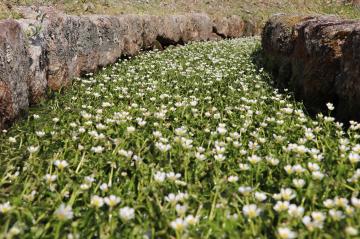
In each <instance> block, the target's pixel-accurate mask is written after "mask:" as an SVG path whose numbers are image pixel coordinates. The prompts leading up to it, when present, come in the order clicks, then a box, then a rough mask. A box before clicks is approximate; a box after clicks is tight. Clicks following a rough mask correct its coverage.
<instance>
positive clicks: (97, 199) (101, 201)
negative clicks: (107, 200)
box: [90, 195, 104, 208]
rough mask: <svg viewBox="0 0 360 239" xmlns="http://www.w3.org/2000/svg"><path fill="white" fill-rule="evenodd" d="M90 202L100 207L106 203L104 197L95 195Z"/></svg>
mask: <svg viewBox="0 0 360 239" xmlns="http://www.w3.org/2000/svg"><path fill="white" fill-rule="evenodd" d="M90 204H91V206H93V207H96V208H100V207H102V206H103V205H104V199H103V198H102V197H99V196H97V195H94V196H92V197H91V201H90Z"/></svg>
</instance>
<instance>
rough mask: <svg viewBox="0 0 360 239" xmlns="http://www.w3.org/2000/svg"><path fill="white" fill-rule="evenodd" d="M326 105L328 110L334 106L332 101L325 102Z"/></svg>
mask: <svg viewBox="0 0 360 239" xmlns="http://www.w3.org/2000/svg"><path fill="white" fill-rule="evenodd" d="M326 107H327V108H328V109H329V110H330V111H332V110H334V109H335V107H334V105H333V104H332V103H330V102H329V103H326Z"/></svg>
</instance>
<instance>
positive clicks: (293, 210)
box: [288, 204, 305, 218]
mask: <svg viewBox="0 0 360 239" xmlns="http://www.w3.org/2000/svg"><path fill="white" fill-rule="evenodd" d="M304 211H305V209H304V208H303V207H301V206H297V205H295V204H291V205H290V206H289V209H288V213H289V215H290V216H291V217H296V218H299V217H302V216H303V215H304Z"/></svg>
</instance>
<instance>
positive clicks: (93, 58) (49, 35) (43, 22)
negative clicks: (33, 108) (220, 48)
mask: <svg viewBox="0 0 360 239" xmlns="http://www.w3.org/2000/svg"><path fill="white" fill-rule="evenodd" d="M19 11H20V12H21V13H22V16H24V19H19V20H4V21H0V128H4V127H6V126H8V125H9V124H11V123H12V122H13V121H14V119H16V118H17V117H18V116H19V115H21V114H22V113H26V112H27V110H28V107H29V105H30V104H36V103H38V102H39V101H41V100H42V99H43V98H45V97H46V92H47V90H48V89H51V90H58V89H60V88H62V87H65V86H67V85H69V83H70V82H71V79H72V78H74V77H78V76H81V75H83V74H86V73H90V72H94V71H96V70H97V69H99V68H101V67H103V66H106V65H109V64H112V63H115V62H116V61H117V60H118V59H119V58H120V57H123V56H134V55H136V54H138V53H139V52H140V51H141V50H146V49H163V48H164V47H167V46H169V45H177V44H186V43H188V42H191V41H207V40H218V39H222V38H235V37H242V36H251V35H254V34H255V33H256V32H255V27H254V26H253V24H252V23H251V22H249V21H244V20H242V19H241V18H240V17H238V16H232V17H228V18H216V19H211V18H210V17H209V16H207V15H206V14H187V15H171V16H150V15H120V16H106V15H88V16H72V15H67V14H64V13H62V12H59V11H57V10H55V9H53V8H49V7H39V8H20V9H19Z"/></svg>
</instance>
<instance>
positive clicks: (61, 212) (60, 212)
mask: <svg viewBox="0 0 360 239" xmlns="http://www.w3.org/2000/svg"><path fill="white" fill-rule="evenodd" d="M54 215H55V217H56V218H57V219H59V220H60V221H66V220H70V219H72V218H73V216H74V213H73V211H72V208H71V206H65V204H64V203H62V204H61V205H60V207H59V208H58V209H56V211H55V212H54Z"/></svg>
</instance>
